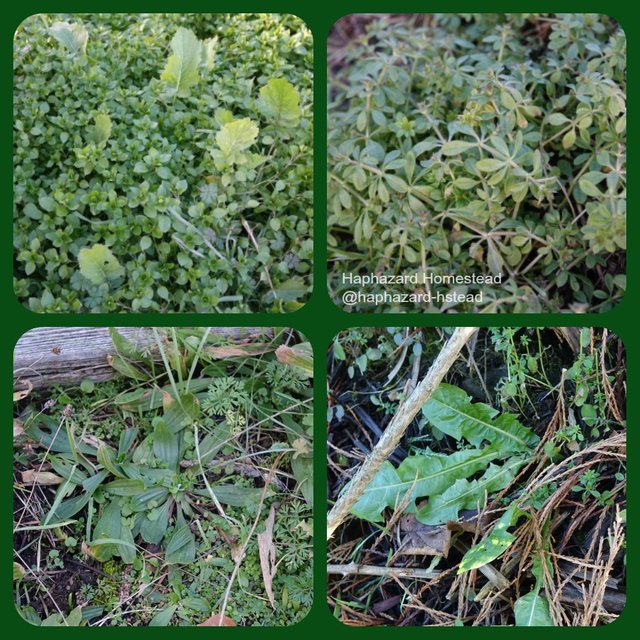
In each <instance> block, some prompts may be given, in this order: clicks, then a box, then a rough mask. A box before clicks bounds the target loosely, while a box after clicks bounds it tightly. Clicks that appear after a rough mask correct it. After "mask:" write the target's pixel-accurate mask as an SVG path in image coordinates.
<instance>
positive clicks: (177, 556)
mask: <svg viewBox="0 0 640 640" xmlns="http://www.w3.org/2000/svg"><path fill="white" fill-rule="evenodd" d="M165 554H166V555H165V560H166V562H167V563H169V564H189V563H190V562H193V560H194V559H195V557H196V539H195V536H194V535H193V533H191V529H190V528H189V525H188V524H187V523H186V522H185V520H184V517H183V516H182V512H179V514H178V518H177V520H176V528H175V530H174V532H173V533H172V534H171V538H169V541H168V542H167V546H166V548H165Z"/></svg>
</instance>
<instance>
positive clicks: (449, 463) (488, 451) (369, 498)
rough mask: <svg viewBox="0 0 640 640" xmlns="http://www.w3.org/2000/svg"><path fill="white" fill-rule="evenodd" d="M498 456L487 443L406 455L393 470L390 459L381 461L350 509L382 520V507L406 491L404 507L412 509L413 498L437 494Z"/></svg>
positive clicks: (398, 501)
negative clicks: (447, 452)
mask: <svg viewBox="0 0 640 640" xmlns="http://www.w3.org/2000/svg"><path fill="white" fill-rule="evenodd" d="M498 457H499V453H498V452H497V451H496V450H495V449H493V448H488V447H487V448H485V449H467V450H465V451H457V452H456V453H452V454H450V455H441V454H435V453H429V454H427V455H419V456H410V457H408V458H405V460H403V461H402V463H401V464H400V465H399V466H398V469H397V471H396V469H394V468H393V465H392V464H391V463H390V462H388V461H387V462H384V463H383V465H382V467H381V468H380V471H378V473H377V474H376V476H375V478H374V479H373V481H372V482H371V484H370V485H369V486H368V487H367V488H366V489H365V491H364V493H363V495H362V497H361V498H360V499H359V500H358V502H356V504H355V505H354V507H353V509H352V510H351V511H352V513H353V514H354V515H356V516H358V517H359V518H363V519H365V520H370V521H372V522H378V521H380V520H382V511H383V510H384V509H385V508H386V507H391V508H393V507H394V506H395V505H396V504H398V503H400V502H402V501H403V499H404V498H405V496H406V494H407V492H408V491H411V496H410V498H409V504H408V509H407V511H415V500H416V498H420V497H424V496H431V495H435V494H441V493H443V492H444V491H445V490H446V489H447V488H448V487H450V486H451V485H452V484H453V483H454V482H455V481H456V480H459V479H461V478H468V477H469V476H471V475H473V474H474V473H476V472H478V471H481V470H483V469H484V468H485V467H486V466H487V464H489V462H490V461H491V460H494V459H496V458H498Z"/></svg>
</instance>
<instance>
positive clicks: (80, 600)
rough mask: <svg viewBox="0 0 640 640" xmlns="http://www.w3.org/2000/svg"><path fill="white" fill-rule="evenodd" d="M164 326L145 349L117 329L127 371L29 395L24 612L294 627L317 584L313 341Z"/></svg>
mask: <svg viewBox="0 0 640 640" xmlns="http://www.w3.org/2000/svg"><path fill="white" fill-rule="evenodd" d="M155 335H156V338H157V347H156V346H152V347H150V348H149V349H148V350H146V349H145V351H144V352H141V351H139V350H138V349H137V348H136V347H135V345H134V344H133V343H132V342H130V341H128V340H127V339H125V338H124V337H123V336H121V335H120V334H118V333H117V331H116V330H113V331H112V336H113V341H114V344H115V345H116V347H117V350H118V352H117V354H116V355H115V356H113V359H112V364H113V367H114V369H115V370H116V371H117V372H118V373H119V376H118V377H117V378H115V379H113V380H110V381H106V382H99V383H93V382H91V381H90V380H88V379H85V380H83V381H82V382H79V383H78V384H76V385H67V386H66V387H65V388H59V387H56V388H53V389H49V390H41V391H38V392H36V391H33V392H32V393H29V390H28V389H27V390H26V391H23V392H21V393H18V394H17V401H16V405H15V407H16V412H15V418H14V465H15V466H14V471H15V484H14V507H15V524H14V542H15V545H14V594H15V604H16V607H17V608H18V611H19V613H20V614H21V615H22V617H23V618H25V619H26V620H27V621H29V622H31V623H33V624H35V625H43V626H77V625H89V626H123V625H127V626H169V625H195V624H202V623H205V622H207V621H208V622H207V626H215V625H216V624H217V622H215V621H213V622H212V619H213V620H217V619H219V620H221V621H222V624H224V625H231V624H234V625H237V626H248V625H266V626H270V625H288V624H293V623H294V622H296V621H298V620H300V619H301V618H302V617H303V616H304V615H305V614H306V612H307V611H308V609H309V607H310V605H311V597H312V558H313V553H312V498H313V477H312V451H313V444H312V443H313V441H312V408H311V400H312V384H311V377H310V369H311V368H312V359H311V352H310V348H309V347H308V345H307V344H306V343H304V342H302V339H301V338H300V336H298V335H297V334H295V333H293V332H291V331H289V330H281V329H278V330H271V329H267V330H265V331H264V335H263V336H257V337H254V338H253V339H251V340H244V341H228V340H226V339H224V338H221V337H220V336H219V335H215V334H214V333H212V332H210V331H209V330H204V329H197V330H196V329H176V330H157V331H156V332H155ZM61 348H62V349H64V348H65V346H64V344H63V345H61ZM212 616H218V618H212Z"/></svg>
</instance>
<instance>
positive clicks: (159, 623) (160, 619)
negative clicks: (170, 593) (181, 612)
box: [149, 604, 178, 627]
mask: <svg viewBox="0 0 640 640" xmlns="http://www.w3.org/2000/svg"><path fill="white" fill-rule="evenodd" d="M177 610H178V605H177V604H170V605H168V606H166V607H164V609H160V611H158V613H156V615H155V616H153V618H151V620H150V621H149V626H150V627H168V626H169V623H170V622H171V618H173V614H174V613H175V612H176V611H177Z"/></svg>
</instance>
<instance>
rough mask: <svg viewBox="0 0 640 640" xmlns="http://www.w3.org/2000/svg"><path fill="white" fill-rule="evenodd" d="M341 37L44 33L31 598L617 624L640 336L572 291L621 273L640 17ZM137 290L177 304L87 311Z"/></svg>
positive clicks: (29, 303)
mask: <svg viewBox="0 0 640 640" xmlns="http://www.w3.org/2000/svg"><path fill="white" fill-rule="evenodd" d="M309 25H310V26H309ZM314 25H315V23H314V21H313V20H309V22H308V23H307V22H305V20H303V19H301V18H299V17H297V16H296V15H293V14H288V13H279V14H276V13H261V14H250V13H224V14H223V13H191V14H188V13H171V14H160V13H135V14H134V13H127V14H125V13H111V14H105V13H100V14H98V13H95V14H94V13H77V14H37V15H33V16H30V17H28V18H26V19H25V20H23V21H22V22H21V23H20V24H19V26H18V28H17V30H16V32H15V36H14V43H13V204H14V207H13V211H14V214H13V246H14V252H13V264H14V274H13V275H14V278H13V288H14V292H15V296H16V298H17V303H18V305H19V306H20V307H21V308H22V309H26V310H28V311H29V312H31V317H32V318H36V322H35V324H36V325H38V326H37V328H30V327H33V325H34V323H33V322H32V323H30V324H29V326H28V327H25V328H24V330H23V334H22V336H21V337H20V339H19V340H18V342H17V344H16V346H15V349H14V361H13V384H14V391H13V478H14V483H13V556H14V558H13V560H14V562H13V600H14V605H15V608H16V611H17V612H18V614H19V616H20V617H21V618H22V620H24V621H26V622H28V623H30V624H32V625H36V626H63V627H64V626H107V627H109V626H111V627H120V626H172V627H173V626H266V627H283V626H290V625H295V624H297V623H301V622H303V621H304V620H305V619H307V618H308V619H309V620H313V621H314V623H315V621H319V620H320V619H321V618H323V617H324V618H328V617H329V616H331V617H333V618H334V619H335V620H337V621H339V622H340V623H342V625H343V628H346V627H359V626H381V625H382V626H409V627H422V626H445V627H460V626H516V627H518V626H583V627H584V626H602V625H607V624H609V623H611V622H613V621H614V620H616V619H617V618H618V617H619V615H620V613H621V612H622V610H623V609H624V606H625V603H626V562H627V558H626V391H627V373H626V359H627V350H626V348H625V345H624V344H623V342H622V340H621V339H620V338H619V337H618V335H616V333H615V332H613V331H610V330H607V329H606V328H602V325H601V324H600V323H594V322H586V323H583V322H580V321H579V320H578V319H577V316H576V314H579V313H593V314H600V313H602V314H605V316H603V317H607V315H608V313H609V312H611V311H612V310H613V309H614V308H616V307H617V305H618V304H619V303H620V301H621V300H622V298H623V296H624V292H625V288H626V236H627V230H626V38H625V33H624V31H623V29H622V27H621V26H620V24H619V23H618V22H617V21H616V20H615V19H614V18H611V17H608V16H605V15H601V14H587V13H574V14H566V13H564V14H560V13H558V14H555V13H547V14H543V13H533V14H531V13H526V14H525V13H511V14H495V13H484V14H454V13H445V14H423V13H415V14H390V13H367V14H365V13H353V14H348V15H344V16H343V17H341V18H339V19H338V20H337V21H335V22H334V24H333V26H332V27H331V29H330V31H329V32H328V35H327V36H326V42H320V43H319V44H320V47H321V49H325V44H326V59H324V60H323V59H320V60H318V58H321V56H319V55H318V53H317V51H318V49H316V53H315V60H314V40H313V35H312V30H313V33H314V34H315V37H316V39H317V38H318V37H319V36H318V34H319V33H321V31H322V30H320V31H318V30H316V29H315V28H314ZM322 33H323V34H324V33H327V31H326V30H325V31H323V32H322ZM322 37H323V38H324V35H323V36H322ZM316 46H318V42H316ZM322 57H323V56H322ZM314 64H316V65H317V64H322V65H323V66H324V65H325V64H326V69H327V87H326V104H325V105H323V104H320V103H318V99H317V96H318V95H322V92H318V88H317V87H316V89H315V95H316V100H315V102H314ZM325 108H326V109H327V127H326V130H322V131H320V128H323V127H321V126H320V125H318V127H317V128H315V129H314V127H315V126H316V124H315V122H314V121H315V119H314V114H316V117H317V114H318V110H319V109H320V110H322V109H325ZM325 137H326V142H327V147H326V149H327V156H326V164H325V159H322V158H320V159H319V158H318V157H314V139H315V141H316V142H317V141H318V139H319V138H325ZM314 169H315V170H314ZM314 175H315V178H314ZM325 186H326V191H325ZM323 193H326V206H325V201H324V196H323ZM325 216H326V217H325ZM314 219H315V221H316V223H315V225H314ZM318 221H319V222H320V224H318ZM325 222H326V236H325V235H324V234H325V228H324V226H323V225H324V224H325ZM314 227H315V228H314ZM314 230H315V242H316V243H317V242H321V243H323V244H324V242H325V237H326V272H325V271H324V267H325V265H318V264H315V265H314ZM319 230H320V232H321V234H319V233H318V231H319ZM315 246H316V251H315V253H316V255H325V254H323V253H322V252H319V253H318V251H317V247H318V245H317V244H316V245H315ZM314 269H315V272H314ZM314 276H315V283H314ZM318 278H319V279H318ZM325 280H326V286H327V289H326V291H327V292H328V294H329V295H328V297H327V296H325V295H324V292H323V291H321V290H322V289H323V288H324V286H325V285H324V283H325ZM314 284H315V288H314ZM294 312H295V313H294ZM344 312H347V313H350V314H354V315H352V316H351V317H349V316H346V315H345V313H344ZM34 313H35V314H38V315H35V316H34V315H33V314H34ZM111 313H117V314H131V316H132V318H135V314H148V315H147V316H141V318H140V323H139V324H140V326H134V327H131V326H122V325H128V324H129V322H121V323H120V322H118V321H117V320H116V321H115V322H114V321H113V320H109V319H102V320H101V321H100V322H99V323H98V326H84V325H83V323H82V318H89V317H90V316H89V315H88V314H111ZM166 313H171V314H190V315H186V316H184V317H183V318H181V319H178V318H179V315H176V322H175V323H172V322H171V321H169V323H168V324H169V325H171V324H174V325H175V326H158V325H166V324H167V322H166V320H164V319H162V314H166ZM229 313H235V314H244V315H240V316H239V317H238V322H237V323H235V324H237V326H235V327H228V326H226V325H227V324H228V321H227V320H224V321H221V322H220V323H219V324H220V325H225V326H215V325H216V324H218V323H216V321H215V318H214V317H213V315H212V314H216V315H217V314H229ZM381 313H382V314H384V313H392V314H410V315H409V316H407V317H406V318H404V317H402V316H398V315H395V316H391V317H389V318H388V322H384V323H381V322H379V318H378V317H377V316H376V315H372V314H381ZM443 313H446V314H454V313H455V314H458V317H457V318H456V320H454V319H453V318H450V320H451V321H449V320H445V319H444V318H443V317H442V316H440V319H438V316H434V315H432V314H443ZM52 314H63V315H62V316H61V317H62V318H67V319H68V323H65V322H64V321H63V322H62V323H61V324H62V325H63V326H51V325H52V324H54V325H58V324H60V323H59V322H57V321H56V322H53V323H50V322H47V318H50V317H53V315H52ZM75 314H83V315H79V316H78V315H75ZM251 314H253V315H251ZM256 314H257V315H256ZM273 314H292V315H291V316H287V317H286V321H285V322H284V323H280V322H279V321H278V322H276V323H274V320H273ZM418 314H426V315H425V316H424V317H422V318H421V316H420V315H418ZM471 314H473V317H472V316H471ZM480 314H510V315H508V316H506V317H505V319H504V321H503V320H502V319H501V318H499V316H496V317H498V320H496V319H495V317H493V316H489V317H488V320H489V319H491V318H492V317H493V319H491V321H490V322H487V323H484V322H483V321H482V319H481V317H480ZM527 314H537V315H535V316H532V315H527ZM545 314H552V317H553V322H550V321H546V322H545V320H544V318H545ZM560 314H564V315H560ZM564 316H566V317H567V321H566V322H562V321H561V320H562V318H563V317H564ZM98 317H101V316H98ZM205 317H207V320H206V321H205V320H204V318H205ZM252 317H253V320H252V319H251V318H252ZM289 317H290V318H291V322H289ZM154 318H155V319H156V321H155V322H154ZM187 318H188V320H187ZM392 318H393V320H392ZM123 319H124V318H123ZM298 319H299V320H300V322H298ZM320 320H321V321H320ZM549 320H551V317H549ZM319 321H320V322H319ZM605 323H606V321H605ZM89 324H93V323H92V322H87V325H89ZM134 324H135V323H134ZM274 324H275V325H278V326H274ZM421 324H422V326H420V325H421ZM467 324H473V325H474V326H472V327H469V326H466V325H467ZM596 324H597V326H595V325H596ZM184 325H188V326H184ZM201 325H211V326H201ZM281 325H284V328H283V326H281ZM369 325H375V326H369ZM387 325H389V326H387ZM415 325H417V326H415ZM605 326H606V324H605ZM26 329H30V330H26ZM327 344H329V348H328V350H327ZM314 356H315V358H314ZM314 359H315V366H314ZM323 363H326V369H325V368H324V366H323ZM314 378H315V385H314ZM323 385H326V390H327V393H326V404H325V403H324V402H325V401H324V397H325V395H324V394H323V393H320V392H319V390H320V389H322V388H323ZM314 390H315V391H314ZM314 392H315V397H314ZM325 415H326V422H325V417H324V416H325ZM323 423H324V424H325V425H326V426H325V429H326V447H327V448H326V455H325V449H324V446H323V439H324V437H325V434H324V430H323V429H322V428H321V426H322V424H323ZM314 425H315V430H314ZM319 434H321V435H319ZM318 437H319V438H320V440H319V442H320V445H318V444H315V446H314V441H315V439H317V438H318ZM314 450H315V454H316V455H315V463H314ZM325 470H326V476H325V475H324V474H325ZM314 471H315V484H314ZM325 478H326V483H325V480H324V479H325ZM325 484H326V491H327V493H326V499H327V504H326V527H325V526H324V516H323V515H322V514H323V510H322V506H320V507H318V505H319V504H320V505H322V502H320V503H319V502H318V497H319V496H320V498H321V500H322V501H324V495H323V494H322V492H321V491H319V489H318V487H319V486H320V485H325ZM314 487H315V491H314ZM314 493H315V498H316V505H315V511H314V505H313V502H314ZM314 516H315V517H314ZM314 533H315V535H314ZM325 534H326V556H325V553H324V550H325V547H324V546H323V545H324V544H325V538H324V537H323V536H325ZM314 540H315V553H314ZM314 563H315V564H314ZM314 566H315V569H316V570H315V579H314ZM320 574H325V575H326V581H320V580H319V578H318V576H319V575H320ZM319 584H320V585H321V586H322V590H324V588H325V585H326V594H325V593H322V592H319V590H318V585H319ZM325 599H326V605H325V604H323V600H325ZM314 603H315V604H314ZM327 606H328V608H327ZM327 614H329V616H328V615H327Z"/></svg>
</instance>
